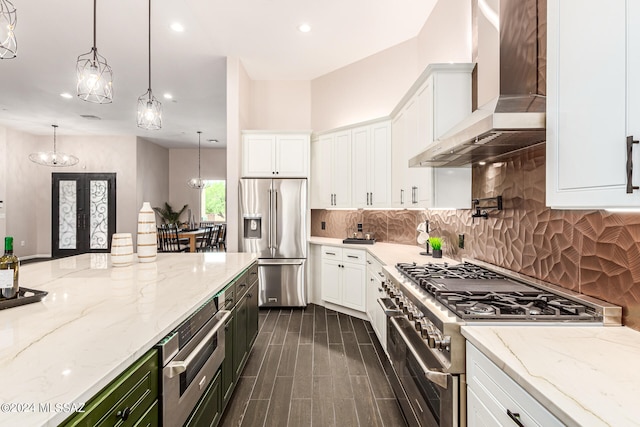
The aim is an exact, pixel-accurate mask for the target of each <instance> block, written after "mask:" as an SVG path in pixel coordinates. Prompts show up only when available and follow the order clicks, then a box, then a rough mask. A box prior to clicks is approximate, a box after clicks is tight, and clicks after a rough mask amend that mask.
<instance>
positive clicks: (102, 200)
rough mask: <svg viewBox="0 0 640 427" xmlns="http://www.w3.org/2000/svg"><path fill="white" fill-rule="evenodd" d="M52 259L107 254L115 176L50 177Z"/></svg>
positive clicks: (112, 227) (113, 213) (113, 227)
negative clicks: (98, 253) (88, 253)
mask: <svg viewBox="0 0 640 427" xmlns="http://www.w3.org/2000/svg"><path fill="white" fill-rule="evenodd" d="M51 187H52V193H51V200H52V215H51V218H52V224H51V231H52V233H51V235H52V243H51V250H52V256H53V257H54V258H59V257H64V256H70V255H78V254H82V253H87V252H108V251H109V250H110V245H111V235H112V234H113V233H115V230H116V174H115V173H54V174H52V186H51Z"/></svg>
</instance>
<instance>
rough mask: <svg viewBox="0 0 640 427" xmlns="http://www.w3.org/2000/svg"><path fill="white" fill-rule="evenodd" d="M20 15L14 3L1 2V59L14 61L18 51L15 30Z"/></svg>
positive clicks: (6, 0)
mask: <svg viewBox="0 0 640 427" xmlns="http://www.w3.org/2000/svg"><path fill="white" fill-rule="evenodd" d="M17 21H18V15H17V14H16V8H15V7H13V3H11V2H10V1H9V0H0V59H13V58H15V57H16V53H17V51H18V43H17V42H16V35H15V33H14V32H13V30H14V29H15V28H16V22H17Z"/></svg>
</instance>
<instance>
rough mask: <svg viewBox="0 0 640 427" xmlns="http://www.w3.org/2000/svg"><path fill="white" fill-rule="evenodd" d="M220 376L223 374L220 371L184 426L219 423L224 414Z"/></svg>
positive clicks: (211, 426)
mask: <svg viewBox="0 0 640 427" xmlns="http://www.w3.org/2000/svg"><path fill="white" fill-rule="evenodd" d="M220 377H221V374H220V371H218V373H217V374H216V376H215V378H214V379H213V381H211V384H209V388H208V389H207V391H206V392H205V394H204V396H203V397H202V399H200V401H199V402H198V404H197V405H196V408H195V409H194V410H193V413H192V414H191V416H190V417H189V419H188V420H187V422H186V423H185V424H184V427H215V426H217V425H218V422H219V421H220V416H221V415H222V408H221V396H220V394H221V391H220V385H221V381H220Z"/></svg>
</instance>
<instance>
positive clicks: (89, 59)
mask: <svg viewBox="0 0 640 427" xmlns="http://www.w3.org/2000/svg"><path fill="white" fill-rule="evenodd" d="M0 1H2V0H0ZM76 75H77V79H78V86H77V91H78V98H80V99H82V100H83V101H87V102H93V103H95V104H110V103H111V102H112V101H113V87H112V83H111V82H112V80H113V72H112V71H111V67H110V66H109V65H108V64H107V60H106V59H105V57H104V56H102V55H100V54H98V48H97V47H96V0H93V47H92V48H91V50H90V51H89V52H87V53H85V54H82V55H80V56H78V61H77V62H76Z"/></svg>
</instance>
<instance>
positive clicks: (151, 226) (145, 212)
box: [138, 202, 158, 262]
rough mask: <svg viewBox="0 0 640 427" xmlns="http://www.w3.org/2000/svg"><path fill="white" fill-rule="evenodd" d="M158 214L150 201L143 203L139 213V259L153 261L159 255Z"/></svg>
mask: <svg viewBox="0 0 640 427" xmlns="http://www.w3.org/2000/svg"><path fill="white" fill-rule="evenodd" d="M156 242H157V230H156V214H155V213H154V212H153V209H152V208H151V204H150V203H149V202H144V203H143V204H142V209H140V213H139V214H138V260H139V261H140V262H153V261H155V260H156V257H157V255H158V246H157V243H156Z"/></svg>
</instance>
